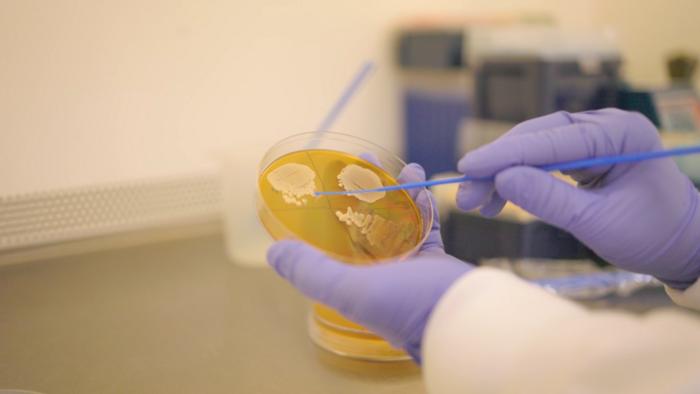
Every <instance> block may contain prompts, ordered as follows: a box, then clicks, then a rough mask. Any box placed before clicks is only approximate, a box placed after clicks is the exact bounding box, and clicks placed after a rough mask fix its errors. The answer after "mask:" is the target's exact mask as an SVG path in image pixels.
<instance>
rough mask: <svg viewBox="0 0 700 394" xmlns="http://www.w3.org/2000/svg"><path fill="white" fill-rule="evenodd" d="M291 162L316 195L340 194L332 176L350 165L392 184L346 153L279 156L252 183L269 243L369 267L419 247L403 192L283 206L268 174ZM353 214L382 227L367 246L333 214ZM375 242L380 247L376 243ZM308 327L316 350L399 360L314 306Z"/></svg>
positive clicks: (416, 221)
mask: <svg viewBox="0 0 700 394" xmlns="http://www.w3.org/2000/svg"><path fill="white" fill-rule="evenodd" d="M289 163H297V164H302V165H306V166H308V167H310V168H311V169H312V170H313V171H314V172H315V174H316V178H315V179H314V182H315V190H316V191H334V190H342V188H341V187H340V185H339V183H338V174H339V173H340V171H341V170H342V169H343V168H345V167H346V166H348V165H350V164H356V165H359V166H361V167H364V168H367V169H370V170H372V171H373V172H374V173H375V174H376V175H377V176H379V178H380V180H381V182H382V184H383V185H384V186H389V185H396V184H398V182H397V181H396V179H394V178H393V177H392V176H391V175H390V174H388V173H387V172H386V171H384V170H383V169H381V168H379V167H378V166H376V165H374V164H372V163H370V162H368V161H366V160H363V159H361V158H359V157H356V156H352V155H350V154H347V153H344V152H339V151H334V150H325V149H311V150H304V151H297V152H292V153H288V154H286V155H283V156H281V157H279V158H277V159H276V160H274V161H273V162H272V163H270V164H269V165H268V166H267V167H266V168H265V170H264V171H263V172H262V173H261V175H260V178H259V180H258V187H259V190H260V197H261V199H262V201H260V202H261V204H259V207H258V214H259V216H260V219H261V221H262V223H263V225H264V226H265V228H266V229H267V230H268V232H269V233H270V234H271V235H272V236H273V238H275V239H282V238H287V237H290V236H293V237H295V238H298V239H301V240H303V241H305V242H307V243H309V244H311V245H314V246H315V247H317V248H319V249H321V250H323V251H325V252H326V253H327V254H329V255H331V256H333V257H335V258H337V259H339V260H342V261H344V262H346V263H350V264H371V263H373V262H376V261H378V260H384V259H389V258H400V257H403V256H406V255H407V254H409V253H410V252H411V251H413V250H415V248H416V247H417V246H418V244H419V243H420V241H421V239H422V237H423V234H422V224H423V223H422V217H421V214H420V211H419V210H418V208H417V206H416V204H415V202H414V201H413V199H412V198H411V197H410V196H409V194H408V193H407V192H406V191H404V190H397V191H392V192H387V193H386V195H385V196H384V197H383V198H381V199H379V200H377V201H375V202H372V203H369V202H364V201H360V200H359V199H357V198H355V197H354V196H343V195H337V196H320V197H315V196H309V197H306V198H305V201H304V203H302V204H301V205H298V204H290V203H289V202H288V201H285V200H284V198H283V196H282V193H280V192H279V191H277V190H275V189H274V187H273V186H272V185H271V184H270V182H269V180H268V177H267V176H268V175H269V174H270V173H271V172H273V171H274V170H275V169H277V168H279V167H281V166H283V165H286V164H289ZM348 207H350V208H351V209H352V211H353V212H359V213H362V214H364V215H372V216H374V215H376V216H379V217H381V219H383V220H381V219H380V220H378V222H381V223H383V224H384V226H383V228H381V229H379V233H380V234H378V235H377V234H375V239H373V241H375V242H370V240H368V237H367V234H362V231H361V230H360V229H359V228H357V227H354V226H352V225H348V224H346V223H344V222H343V221H341V220H340V219H339V217H338V214H337V212H342V213H345V212H347V209H348ZM377 240H379V241H380V242H376V241H377ZM313 315H314V316H313V319H314V321H313V322H312V324H314V325H315V328H314V330H315V331H316V335H315V336H316V338H315V339H316V340H317V342H321V343H320V345H322V346H323V347H326V348H329V350H331V351H335V352H336V353H340V354H350V355H354V356H359V357H365V358H369V359H373V358H386V359H391V358H395V359H403V358H406V355H405V353H404V352H403V351H401V350H398V349H394V348H392V347H391V346H390V345H389V344H388V343H387V342H385V341H383V340H382V339H381V338H379V337H377V336H375V335H374V334H372V333H371V332H370V331H368V330H367V329H365V328H364V327H362V326H360V325H358V324H356V323H354V322H352V321H350V320H347V319H345V318H344V317H343V316H342V315H340V314H339V313H338V312H336V311H335V310H334V309H332V308H329V307H327V306H325V305H321V304H315V305H314V307H313Z"/></svg>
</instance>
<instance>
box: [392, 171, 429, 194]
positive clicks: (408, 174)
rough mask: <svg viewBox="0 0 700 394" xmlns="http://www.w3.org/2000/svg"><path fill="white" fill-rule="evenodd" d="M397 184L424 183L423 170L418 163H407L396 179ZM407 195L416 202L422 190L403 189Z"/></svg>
mask: <svg viewBox="0 0 700 394" xmlns="http://www.w3.org/2000/svg"><path fill="white" fill-rule="evenodd" d="M396 180H397V181H399V183H412V182H423V181H425V170H424V169H423V167H421V165H420V164H418V163H409V164H407V165H406V166H405V167H404V168H402V169H401V172H400V173H399V176H398V178H397V179H396ZM405 190H406V192H407V193H408V195H410V196H411V198H412V199H413V200H414V201H416V199H417V197H418V194H419V193H420V192H421V191H422V190H423V189H422V188H416V189H405Z"/></svg>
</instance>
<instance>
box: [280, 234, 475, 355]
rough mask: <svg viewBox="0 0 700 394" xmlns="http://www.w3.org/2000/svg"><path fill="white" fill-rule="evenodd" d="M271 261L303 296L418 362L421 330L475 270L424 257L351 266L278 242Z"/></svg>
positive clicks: (434, 255)
mask: <svg viewBox="0 0 700 394" xmlns="http://www.w3.org/2000/svg"><path fill="white" fill-rule="evenodd" d="M267 256H268V257H267V258H268V261H269V262H270V264H271V265H272V266H273V267H274V269H275V270H276V271H277V272H278V273H279V274H280V275H281V276H282V277H283V278H285V279H287V280H289V282H291V283H292V285H294V286H295V287H296V288H298V289H299V290H300V291H301V292H302V293H304V294H305V295H307V296H308V297H311V298H313V299H315V300H317V301H319V302H322V303H324V304H326V305H328V306H330V307H331V308H334V309H336V310H337V311H339V312H340V313H341V314H343V315H344V316H345V317H347V318H348V319H350V320H352V321H354V322H356V323H358V324H361V325H363V326H365V327H367V328H368V329H370V330H372V331H373V332H375V333H377V334H378V335H380V336H381V337H383V338H385V339H386V340H388V341H389V342H390V343H391V344H392V345H393V346H394V347H397V348H404V349H406V351H408V353H409V354H410V355H411V356H412V357H413V358H414V359H415V360H416V361H417V362H420V359H421V358H420V350H421V342H422V339H423V331H424V330H425V326H426V324H427V321H428V318H429V316H430V313H431V312H432V310H433V307H434V306H435V304H436V303H437V302H438V300H439V299H440V297H441V296H442V294H443V293H444V292H445V291H446V290H447V289H448V288H449V287H450V285H452V283H453V282H454V281H455V280H457V278H459V277H460V276H461V275H463V274H464V273H466V272H467V271H469V270H470V268H471V266H470V265H469V264H466V263H464V262H462V261H459V260H457V259H455V258H453V257H451V256H449V255H447V254H444V253H439V252H437V253H436V252H426V253H424V254H421V255H419V256H417V257H414V258H410V259H408V260H406V261H397V262H391V263H385V264H377V265H373V266H352V265H348V264H344V263H341V262H338V261H334V260H332V259H330V258H329V257H327V256H326V255H325V254H323V253H322V252H320V251H318V250H316V249H314V248H312V247H311V246H308V245H306V244H303V243H301V242H299V241H292V240H287V241H280V242H277V243H276V244H275V245H273V246H272V247H271V248H270V250H269V252H268V255H267Z"/></svg>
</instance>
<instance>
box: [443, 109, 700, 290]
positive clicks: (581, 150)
mask: <svg viewBox="0 0 700 394" xmlns="http://www.w3.org/2000/svg"><path fill="white" fill-rule="evenodd" d="M658 149H661V143H660V140H659V137H658V132H657V131H656V129H655V127H654V126H653V125H652V124H651V122H649V121H648V120H647V119H646V118H644V117H643V116H641V115H639V114H636V113H631V112H625V111H620V110H616V109H606V110H600V111H590V112H584V113H577V114H569V113H565V112H558V113H555V114H551V115H547V116H544V117H541V118H536V119H533V120H530V121H526V122H524V123H521V124H519V125H518V126H516V127H515V128H513V129H512V130H511V131H510V132H508V133H507V134H506V135H505V136H503V137H501V138H500V139H498V140H496V141H495V142H493V143H491V144H489V145H486V146H484V147H482V148H479V149H477V150H475V151H473V152H471V153H469V154H467V155H466V156H465V157H464V158H462V160H460V162H459V164H458V168H459V170H460V171H461V172H463V173H465V174H467V175H471V176H493V175H495V183H491V184H489V183H485V184H482V185H479V186H476V187H475V186H474V185H473V184H465V185H464V186H463V187H462V188H461V189H460V192H459V193H458V196H457V200H458V206H460V207H461V208H463V209H473V208H475V207H477V206H479V205H482V207H486V210H487V211H488V212H487V213H491V214H495V213H497V212H498V211H499V210H500V209H501V208H502V206H503V203H504V201H505V200H509V201H512V202H513V203H515V204H517V205H519V206H520V207H522V208H523V209H525V210H527V211H529V212H530V213H532V214H534V215H536V216H538V217H540V218H542V219H543V220H544V221H546V222H548V223H551V224H553V225H555V226H558V227H561V228H563V229H565V230H567V231H569V232H571V233H572V234H573V235H574V236H576V237H577V238H578V239H580V240H581V241H582V242H583V243H585V244H586V245H587V246H588V247H590V248H591V249H592V250H594V251H595V252H596V253H597V254H598V255H600V256H601V257H603V258H604V259H606V260H607V261H609V262H611V263H613V264H616V265H618V266H619V267H621V268H624V269H628V270H631V271H636V272H642V273H647V274H651V275H654V276H656V277H657V278H659V279H660V280H662V281H664V282H665V283H667V284H669V285H670V286H672V287H675V288H679V289H684V288H686V287H688V286H689V285H691V284H692V283H694V282H695V281H696V280H697V278H698V276H699V275H700V256H698V254H699V253H700V242H698V241H699V240H700V210H698V202H699V200H700V198H699V196H698V192H697V191H696V190H695V188H694V187H693V185H692V183H691V182H690V181H689V179H688V178H687V177H686V176H685V175H684V174H682V173H681V172H680V170H679V169H678V168H677V166H676V165H675V163H674V162H673V161H672V160H671V159H660V160H652V161H646V162H640V163H633V164H619V165H615V166H602V167H595V168H589V169H585V170H579V171H572V172H569V173H567V175H570V176H571V177H572V178H573V179H574V180H575V181H577V182H578V187H575V186H572V185H570V184H567V183H565V182H563V181H561V180H558V179H556V178H554V177H553V176H552V175H551V174H548V173H546V172H544V171H541V170H539V169H536V168H533V167H531V166H540V165H545V164H551V163H557V162H563V161H570V160H578V159H588V158H594V157H599V156H609V155H617V154H624V153H633V152H645V151H651V150H658ZM483 209H485V208H482V210H483Z"/></svg>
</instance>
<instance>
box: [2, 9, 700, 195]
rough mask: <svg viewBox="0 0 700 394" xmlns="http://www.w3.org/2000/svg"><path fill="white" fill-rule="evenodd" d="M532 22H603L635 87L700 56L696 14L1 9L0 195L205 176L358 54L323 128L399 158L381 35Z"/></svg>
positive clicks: (319, 102)
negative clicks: (333, 122) (401, 28)
mask: <svg viewBox="0 0 700 394" xmlns="http://www.w3.org/2000/svg"><path fill="white" fill-rule="evenodd" d="M521 11H527V12H547V13H550V14H551V15H553V16H554V17H555V18H557V19H558V20H559V21H560V22H561V24H562V25H564V26H600V27H604V26H610V27H612V28H614V29H616V30H617V31H618V33H619V38H620V42H621V43H622V45H623V51H624V54H625V56H626V57H627V60H628V61H627V65H626V72H627V74H628V76H629V77H630V78H631V79H632V80H633V81H634V82H637V83H646V84H660V83H663V82H664V81H665V74H664V70H663V56H664V55H665V54H666V53H668V52H669V51H671V50H673V49H674V48H686V49H690V50H692V51H695V52H696V53H700V27H698V24H697V23H696V20H695V18H696V15H698V14H700V2H697V1H693V0H674V1H656V0H654V1H632V0H621V1H614V2H610V1H603V0H582V1H554V0H529V1H525V0H523V1H510V2H506V1H483V0H462V1H457V0H435V1H428V0H425V1H419V0H383V1H373V0H356V1H352V2H349V1H324V0H303V1H284V0H259V1H253V0H250V1H220V2H218V1H205V2H200V1H179V2H175V1H161V0H146V1H112V2H94V1H88V0H75V1H67V0H62V1H37V0H26V1H25V0H6V1H2V2H0V195H4V194H10V193H18V192H26V191H33V190H43V189H52V188H56V187H68V186H75V185H84V184H90V183H95V182H110V181H114V180H122V179H132V178H140V177H150V176H159V175H166V174H167V175H169V174H178V173H183V172H193V171H197V170H202V169H207V168H212V167H213V161H212V157H213V156H215V155H216V152H217V151H223V150H225V148H226V147H230V146H235V147H236V148H235V149H237V150H238V151H241V152H243V151H245V152H247V153H248V156H251V157H257V156H259V155H260V154H261V153H262V151H263V150H264V148H265V147H266V146H268V145H269V144H270V143H272V142H273V141H275V140H277V139H279V138H281V137H283V136H285V135H287V134H289V133H294V132H299V131H305V130H309V129H311V128H313V127H314V126H315V125H316V124H317V123H318V121H319V119H320V117H321V116H322V115H323V113H324V112H325V111H326V110H327V108H328V107H329V106H330V104H331V102H332V101H333V100H334V99H335V97H336V95H337V94H338V91H339V90H340V89H341V88H342V86H343V85H344V84H345V82H346V81H347V79H348V78H349V77H350V76H351V75H352V73H353V72H354V71H355V70H356V68H357V66H358V65H359V64H360V63H361V62H362V61H363V60H365V59H367V58H373V59H375V60H377V61H378V62H379V64H380V69H379V71H378V72H377V73H376V74H375V75H374V76H373V77H372V78H371V79H370V81H369V82H370V83H369V84H367V85H366V86H365V87H364V88H363V89H362V90H361V92H360V94H359V95H358V96H357V97H356V98H355V100H354V101H353V102H352V104H351V106H350V107H349V108H348V110H347V112H346V113H345V114H344V115H343V116H342V118H341V119H340V121H339V122H338V124H337V126H336V129H337V130H341V131H346V132H350V133H353V134H357V135H360V136H365V137H370V138H371V139H373V140H375V141H377V142H378V143H380V144H383V145H385V146H387V147H388V148H390V149H393V150H399V149H400V143H399V129H400V125H399V123H398V122H399V114H398V92H397V89H396V87H397V86H396V81H395V80H394V79H393V77H392V75H393V71H392V66H391V64H392V58H391V50H390V49H391V47H390V34H389V33H390V31H391V28H392V27H393V26H395V24H396V23H397V22H398V21H400V20H402V19H403V18H405V17H407V16H413V15H418V14H431V15H455V16H459V15H467V16H469V15H472V16H473V15H479V14H484V13H491V14H493V13H500V14H504V13H505V14H507V13H517V12H521Z"/></svg>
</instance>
